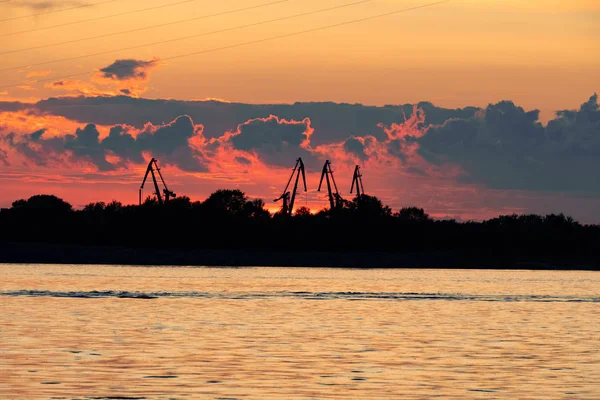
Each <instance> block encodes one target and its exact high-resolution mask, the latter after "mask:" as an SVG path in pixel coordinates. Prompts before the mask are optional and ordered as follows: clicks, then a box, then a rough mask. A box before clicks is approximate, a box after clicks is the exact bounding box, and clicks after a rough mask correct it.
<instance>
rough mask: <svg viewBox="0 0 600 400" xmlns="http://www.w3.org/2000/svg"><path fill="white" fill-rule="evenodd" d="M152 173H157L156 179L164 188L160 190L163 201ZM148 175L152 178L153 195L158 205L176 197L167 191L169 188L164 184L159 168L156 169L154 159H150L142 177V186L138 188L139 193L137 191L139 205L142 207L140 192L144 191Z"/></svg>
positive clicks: (156, 164)
mask: <svg viewBox="0 0 600 400" xmlns="http://www.w3.org/2000/svg"><path fill="white" fill-rule="evenodd" d="M154 171H156V172H158V177H159V178H160V181H161V182H162V184H163V186H164V188H163V190H162V191H163V195H164V200H163V195H161V192H160V188H159V186H158V181H157V180H156V175H155V174H154ZM148 175H150V176H151V177H152V183H153V184H154V194H155V195H156V199H157V201H158V204H163V203H168V202H169V200H170V199H171V198H172V197H175V196H176V194H175V193H174V192H172V191H171V190H169V188H168V187H167V183H166V182H165V180H164V178H163V176H162V173H161V172H160V168H158V163H157V161H156V159H155V158H152V159H151V160H150V162H149V163H148V168H146V174H145V175H144V180H143V181H142V185H141V186H140V191H139V196H140V199H139V200H140V205H142V192H143V191H144V185H145V184H146V180H147V179H148Z"/></svg>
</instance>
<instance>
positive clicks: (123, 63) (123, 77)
mask: <svg viewBox="0 0 600 400" xmlns="http://www.w3.org/2000/svg"><path fill="white" fill-rule="evenodd" d="M158 63H159V61H158V59H156V58H155V59H152V60H150V61H144V60H135V59H122V60H116V61H115V62H113V63H112V64H110V65H109V66H107V67H104V68H101V69H100V74H99V76H100V77H102V78H105V79H111V80H115V81H129V80H137V81H147V80H148V78H149V73H150V70H152V69H153V68H155V67H157V66H158Z"/></svg>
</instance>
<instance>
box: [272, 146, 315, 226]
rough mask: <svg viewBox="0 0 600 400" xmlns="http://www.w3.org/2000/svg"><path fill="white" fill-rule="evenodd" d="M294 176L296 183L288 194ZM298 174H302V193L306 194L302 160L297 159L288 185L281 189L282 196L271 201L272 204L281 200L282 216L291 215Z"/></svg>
mask: <svg viewBox="0 0 600 400" xmlns="http://www.w3.org/2000/svg"><path fill="white" fill-rule="evenodd" d="M294 174H295V175H296V182H295V183H294V190H293V191H292V193H291V194H290V192H289V190H288V188H289V187H290V183H291V182H292V178H294ZM300 174H302V181H303V182H304V191H305V192H306V190H307V189H306V175H305V173H304V163H303V162H302V158H300V157H298V159H297V160H296V165H295V166H294V169H293V170H292V175H290V179H288V183H287V185H286V186H285V189H283V194H282V195H281V196H279V198H277V199H275V200H273V201H274V202H278V201H279V200H283V207H282V208H281V211H282V213H283V214H284V215H292V211H293V209H294V200H296V193H297V192H298V180H299V179H300ZM290 195H291V198H290Z"/></svg>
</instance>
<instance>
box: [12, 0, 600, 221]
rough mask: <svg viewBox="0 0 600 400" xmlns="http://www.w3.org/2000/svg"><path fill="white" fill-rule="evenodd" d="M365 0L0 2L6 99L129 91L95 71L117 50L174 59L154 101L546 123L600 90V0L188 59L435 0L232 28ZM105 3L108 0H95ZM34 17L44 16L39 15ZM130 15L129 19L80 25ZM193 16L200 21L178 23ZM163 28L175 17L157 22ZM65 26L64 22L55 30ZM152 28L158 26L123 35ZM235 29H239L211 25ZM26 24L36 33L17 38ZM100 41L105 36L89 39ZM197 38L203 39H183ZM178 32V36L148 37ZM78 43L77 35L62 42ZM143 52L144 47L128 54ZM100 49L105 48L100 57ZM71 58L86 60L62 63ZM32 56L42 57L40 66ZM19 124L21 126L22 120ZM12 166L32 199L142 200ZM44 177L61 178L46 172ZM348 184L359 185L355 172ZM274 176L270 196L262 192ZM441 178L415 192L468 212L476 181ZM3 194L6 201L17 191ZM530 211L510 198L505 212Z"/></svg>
mask: <svg viewBox="0 0 600 400" xmlns="http://www.w3.org/2000/svg"><path fill="white" fill-rule="evenodd" d="M357 1H358V0H347V1H343V0H302V1H300V0H288V1H280V2H279V3H278V4H273V5H270V6H265V7H257V8H254V9H252V10H246V11H243V12H235V13H229V14H227V15H221V16H216V17H209V18H203V16H207V15H211V14H215V13H222V12H225V11H229V10H235V9H240V8H245V7H251V6H258V5H261V4H267V3H271V2H274V0H224V1H219V2H215V1H206V0H197V1H188V2H186V3H185V4H180V5H174V6H171V7H164V8H160V9H155V10H150V11H144V12H133V11H135V10H140V9H145V8H150V7H159V6H162V5H166V4H170V3H177V2H179V1H178V0H171V1H166V0H144V1H142V0H121V1H112V2H106V3H105V4H101V5H97V6H93V7H85V8H78V9H73V10H67V11H60V12H54V11H55V10H58V9H60V8H70V7H74V6H76V5H77V4H80V3H72V4H71V3H69V4H67V5H65V3H64V2H56V4H58V7H56V8H46V6H47V5H49V4H52V2H47V1H36V0H33V1H30V2H28V4H29V5H30V6H28V7H25V6H19V3H20V2H17V1H14V2H8V3H0V53H2V54H0V59H2V63H0V70H2V71H0V101H6V100H22V101H34V100H38V99H45V98H48V97H51V96H57V95H65V94H66V95H68V94H79V93H82V92H84V93H88V94H90V95H95V94H99V93H98V88H103V89H102V90H104V93H105V94H106V93H112V92H114V91H116V90H118V89H119V87H114V86H101V83H99V82H98V79H97V76H96V78H92V75H93V74H94V73H95V72H97V71H98V69H99V68H102V67H106V66H107V65H110V64H111V63H112V62H114V61H115V60H116V59H129V58H131V59H138V60H152V59H159V60H164V61H161V62H159V64H160V65H158V66H157V67H155V68H153V69H152V73H151V78H150V79H149V80H144V81H143V82H142V83H143V85H142V86H139V87H137V88H136V90H139V92H137V93H138V95H140V96H142V97H148V98H167V99H181V100H192V99H206V98H216V99H225V100H229V101H237V102H246V103H293V102H296V101H335V102H347V103H363V104H371V105H385V104H404V103H413V102H419V101H431V102H433V103H435V104H436V105H438V106H443V107H465V106H480V107H485V106H486V105H487V104H489V103H493V102H497V101H500V100H504V99H508V100H513V101H514V102H515V103H516V104H518V105H520V106H523V107H524V108H526V109H540V110H541V111H542V117H541V119H542V120H543V121H547V120H548V119H550V118H551V117H552V116H553V113H554V111H556V110H559V109H565V108H577V107H578V106H579V105H580V104H581V103H582V102H583V101H585V100H586V99H587V98H589V96H590V94H592V93H593V92H600V78H599V76H600V74H599V73H598V71H600V52H598V49H600V2H598V1H595V0H573V1H562V0H561V1H559V0H545V1H523V0H453V1H449V2H447V3H443V4H439V5H436V6H433V7H429V8H423V9H418V10H412V11H409V12H405V13H399V14H396V15H392V16H387V17H384V18H379V19H374V20H370V21H365V22H360V23H356V24H350V25H345V26H340V27H336V28H333V29H328V30H322V31H317V32H312V33H307V34H303V35H299V36H293V37H288V38H284V39H280V40H274V41H266V42H262V43H257V44H252V45H248V46H242V47H235V48H231V49H225V50H221V51H214V52H208V53H206V54H199V55H194V56H189V57H179V56H180V55H185V54H189V53H194V52H202V51H205V50H210V49H219V48H221V47H227V46H232V45H237V44H239V43H243V42H248V41H254V40H261V39H264V38H269V37H274V36H278V35H285V34H288V33H292V32H297V31H302V30H306V29H311V28H315V27H320V26H325V25H328V24H335V23H338V22H344V21H349V20H354V19H358V18H363V17H368V16H371V15H377V14H383V13H387V12H391V11H395V10H400V9H405V8H410V7H415V6H420V5H423V4H426V3H427V2H423V1H415V0H406V1H404V0H373V1H369V2H364V3H362V4H356V5H353V6H348V7H344V8H339V9H336V10H333V11H328V12H322V13H317V14H313V15H310V16H303V17H298V18H291V19H287V20H285V21H279V22H273V23H266V24H261V25H256V26H252V27H247V28H243V29H230V28H236V27H239V26H242V25H247V24H253V23H258V22H261V21H268V20H272V19H277V18H281V17H286V16H292V15H295V14H300V13H305V12H310V11H313V10H319V9H322V8H328V7H335V6H342V5H345V4H351V3H355V2H357ZM100 2H104V0H95V1H89V3H100ZM61 3H62V5H61ZM31 5H34V6H35V5H37V7H32V6H31ZM130 12H131V13H130ZM36 13H46V14H42V15H37V16H33V17H32V16H30V15H31V14H36ZM123 13H128V14H127V15H120V16H114V17H110V18H104V19H101V20H97V21H90V22H81V23H77V24H73V23H74V22H78V21H85V20H89V19H97V18H100V17H105V16H110V15H113V14H123ZM189 19H195V20H193V21H187V22H178V21H182V20H189ZM160 24H169V25H167V26H162V27H155V28H152V27H153V26H155V25H160ZM56 25H66V26H62V27H54V28H53V26H56ZM145 27H150V29H143V30H140V31H138V32H132V33H126V34H119V32H122V31H128V30H133V29H142V28H145ZM227 29H230V30H229V31H227V32H219V33H211V32H214V31H219V30H227ZM21 31H27V32H24V33H19V32H21ZM105 35H109V36H105ZM96 36H105V37H101V38H96V39H89V40H88V39H87V38H93V37H96ZM189 36H196V37H192V38H187V39H184V40H175V39H177V38H183V37H189ZM81 39H83V40H81ZM166 40H170V42H169V43H163V44H155V45H151V46H143V45H145V44H149V43H153V42H160V41H166ZM66 41H76V42H74V43H68V44H60V43H62V42H66ZM141 46H143V47H141ZM131 47H139V48H136V49H129V50H120V49H126V48H131ZM31 48H35V49H31ZM95 53H106V54H101V55H92V54H95ZM88 55H91V56H88ZM70 58H76V59H73V60H68V61H61V62H53V61H56V60H60V59H70ZM32 64H40V65H37V66H31V67H28V66H30V65H32ZM71 75H74V76H73V77H72V78H71V79H73V80H76V81H77V82H74V83H73V84H72V87H73V88H74V87H76V88H77V90H79V92H74V91H64V90H60V91H59V90H56V89H55V88H54V89H53V88H52V83H53V82H55V81H58V80H62V78H64V77H68V76H71ZM36 80H37V81H38V82H36ZM40 80H41V81H40ZM69 88H71V87H69ZM62 89H65V87H64V86H63V87H62ZM2 118H4V120H3V121H0V123H2V124H8V123H9V121H8V120H9V118H12V117H10V116H9V114H3V115H2ZM164 122H165V123H167V122H169V121H164ZM198 122H199V123H201V122H202V121H198ZM398 122H400V121H398ZM11 123H13V124H17V122H16V121H11ZM18 123H19V124H21V123H25V124H32V126H31V127H32V128H35V127H36V126H37V125H36V124H42V125H43V126H46V127H49V128H52V127H53V126H54V128H57V127H58V126H60V128H61V129H67V130H68V131H70V132H73V130H74V129H75V128H76V127H78V126H81V124H77V123H72V122H70V121H68V120H64V121H53V122H52V123H50V125H44V124H49V123H48V122H47V121H42V122H40V121H39V120H34V119H31V120H24V121H21V122H18ZM52 124H55V125H52ZM40 126H41V125H40ZM106 129H108V128H106ZM31 130H35V129H31ZM50 132H51V131H50ZM49 134H52V133H49ZM56 134H58V133H56ZM290 168H291V165H290ZM63 172H64V171H58V170H57V171H54V172H53V173H54V174H59V175H60V174H62V173H63ZM13 173H16V174H17V175H15V176H10V177H9V176H8V175H5V176H4V178H6V179H7V182H8V183H6V185H5V186H4V189H3V190H4V193H5V194H6V196H8V197H10V198H17V197H26V195H29V194H35V193H38V192H40V190H42V189H44V188H46V187H47V188H48V190H52V191H53V192H57V191H62V192H63V194H64V195H65V196H69V195H71V196H73V198H75V200H74V201H73V202H74V203H77V204H84V203H85V202H87V201H88V200H89V201H91V200H94V199H93V198H91V195H90V193H91V192H90V189H91V188H96V189H97V188H102V190H103V191H104V192H103V193H104V197H107V198H106V199H105V200H107V199H108V197H119V198H123V197H125V198H127V199H129V197H127V196H134V198H135V193H134V192H135V190H134V191H133V192H132V191H131V188H130V187H129V186H128V185H131V183H130V182H129V181H128V180H125V181H124V182H122V184H123V185H124V186H117V187H115V186H114V185H113V183H112V181H111V182H106V183H103V182H96V181H89V180H88V181H84V182H79V181H72V182H69V183H65V184H62V185H59V186H57V185H55V184H48V181H47V180H45V181H44V182H46V183H44V185H47V186H44V185H41V184H40V183H39V182H38V183H36V182H35V177H33V178H32V177H30V178H29V179H33V180H32V181H27V182H28V184H27V185H28V186H24V185H23V180H22V177H21V175H19V174H18V173H19V171H16V172H15V171H13ZM39 173H40V174H41V175H44V174H46V175H48V174H49V172H48V171H46V172H44V171H43V169H41V170H40V171H39ZM288 173H289V171H288V170H283V171H281V172H280V173H278V174H279V175H281V176H279V175H277V177H274V176H273V175H272V174H266V175H263V176H253V177H252V179H249V180H248V179H247V178H245V179H246V181H245V183H244V182H241V183H240V182H238V183H236V184H238V185H241V187H242V188H244V189H245V190H247V191H248V193H249V194H256V195H257V196H271V194H272V193H276V192H277V191H278V190H280V188H279V186H281V185H280V184H279V183H277V184H274V183H272V182H273V181H276V180H277V182H279V181H281V180H282V178H283V179H284V180H285V179H286V177H287V174H288ZM175 174H177V172H175ZM340 174H341V175H344V174H345V175H350V174H351V170H347V171H346V170H344V169H342V172H340ZM171 176H173V175H171ZM171 179H172V180H174V183H173V184H174V186H175V187H176V188H177V186H178V185H179V187H180V188H183V187H187V188H190V185H191V183H193V182H195V181H194V180H193V177H192V178H190V176H189V175H182V177H177V175H175V176H173V178H171ZM190 179H192V180H190ZM227 179H232V178H231V177H230V176H229V177H228V178H227ZM312 179H313V180H314V179H318V177H316V178H315V177H313V178H312ZM338 179H340V180H342V177H340V178H338ZM343 179H345V181H344V186H347V184H348V183H349V182H348V180H349V176H344V178H343ZM399 179H400V178H399ZM133 181H137V177H131V182H133ZM226 181H227V180H222V181H220V180H219V179H215V180H214V182H215V183H214V188H218V187H221V186H223V182H226ZM402 182H403V184H405V185H404V186H403V187H406V188H407V189H406V192H405V193H404V195H405V196H407V197H410V196H412V192H411V190H410V185H411V180H410V179H409V178H406V181H402ZM184 183H185V185H184ZM385 183H386V182H385V176H378V177H375V176H371V182H370V185H371V186H370V187H375V188H377V189H378V190H379V191H380V193H382V195H381V197H382V198H384V199H385V198H386V196H387V198H388V199H390V200H392V195H391V194H389V196H388V194H387V192H386V185H385ZM413 184H416V183H414V182H413ZM83 185H85V189H83V190H82V187H83ZM103 185H104V186H103ZM204 185H205V186H204V187H203V188H202V189H195V188H194V189H187V192H189V193H190V194H192V195H193V194H197V195H200V194H205V193H206V191H207V190H208V186H210V185H209V184H206V183H204ZM265 185H266V186H267V187H269V188H270V189H269V191H267V192H265V190H264V189H258V188H259V187H265ZM270 185H271V186H272V187H271V186H270ZM440 185H443V181H437V182H431V183H426V184H424V185H423V184H422V182H421V186H420V187H421V189H420V190H421V191H420V192H419V195H417V196H416V197H415V198H414V200H415V201H419V202H421V203H425V205H426V203H427V202H429V203H430V204H431V205H432V207H433V208H436V207H437V210H438V211H439V214H440V215H458V214H460V213H461V210H464V208H465V204H467V203H465V202H464V199H465V196H466V197H469V196H471V195H472V193H473V192H472V191H473V190H475V189H474V188H472V187H469V186H464V187H462V189H460V190H459V191H456V190H455V191H453V192H451V191H450V190H448V191H446V190H443V189H444V187H443V186H440ZM448 185H451V183H448ZM211 187H212V186H211ZM276 188H277V189H276ZM440 188H441V189H442V190H440ZM30 192H31V193H30ZM132 193H133V195H132ZM59 194H60V193H59ZM314 196H316V197H314ZM314 196H313V197H314V199H317V200H315V201H316V202H317V203H316V204H317V205H321V206H325V202H324V199H323V198H322V196H321V197H318V196H317V195H316V194H315V195H314ZM477 196H480V197H481V198H480V200H481V203H482V204H484V203H485V204H486V205H485V206H480V207H479V209H478V211H473V212H472V213H471V214H470V215H469V216H472V217H482V216H490V215H491V214H493V213H495V212H498V211H499V210H503V207H504V206H502V200H503V199H504V198H505V196H506V193H504V192H501V191H500V192H498V191H485V192H484V191H479V192H477ZM482 198H483V199H482ZM461 199H462V200H461ZM490 199H491V200H490ZM529 199H531V197H529ZM2 201H3V204H4V203H6V199H4V200H2ZM133 201H135V200H133ZM527 201H529V200H527ZM531 201H533V200H531ZM569 201H571V200H569ZM586 201H587V200H586ZM525 203H526V201H524V203H523V204H525ZM397 204H399V203H397ZM557 204H564V203H560V202H559V203H557ZM4 205H5V204H4ZM407 205H408V204H407ZM524 208H525V206H523V209H524ZM520 209H521V208H519V207H517V206H515V207H513V206H508V208H507V211H512V210H516V211H519V210H520Z"/></svg>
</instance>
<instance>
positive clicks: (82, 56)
mask: <svg viewBox="0 0 600 400" xmlns="http://www.w3.org/2000/svg"><path fill="white" fill-rule="evenodd" d="M371 1H373V0H360V1H357V2H354V3H347V4H341V5H338V6H333V7H328V8H322V9H319V10H314V11H308V12H304V13H300V14H294V15H288V16H286V17H280V18H275V19H270V20H266V21H260V22H253V23H251V24H245V25H238V26H234V27H232V28H224V29H219V30H216V31H209V32H203V33H198V34H195V35H190V36H183V37H178V38H175V39H167V40H161V41H158V42H153V43H146V44H140V45H136V46H130V47H124V48H120V49H116V50H107V51H102V52H98V53H91V54H83V55H80V56H74V57H68V58H61V59H57V60H52V61H44V62H39V63H35V64H26V65H20V66H17V67H10V68H3V69H0V72H5V71H12V70H16V69H22V68H29V67H38V66H41V65H48V64H54V63H57V62H63V61H73V60H79V59H82V58H87V57H93V56H100V55H105V54H111V53H116V52H119V51H125V50H135V49H140V48H143V47H150V46H155V45H159V44H165V43H172V42H178V41H181V40H186V39H192V38H196V37H200V36H208V35H214V34H217V33H223V32H229V31H234V30H238V29H243V28H249V27H253V26H258V25H264V24H268V23H272V22H279V21H285V20H287V19H292V18H298V17H304V16H307V15H313V14H318V13H321V12H325V11H332V10H337V9H340V8H344V7H351V6H355V5H357V4H362V3H369V2H371Z"/></svg>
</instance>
